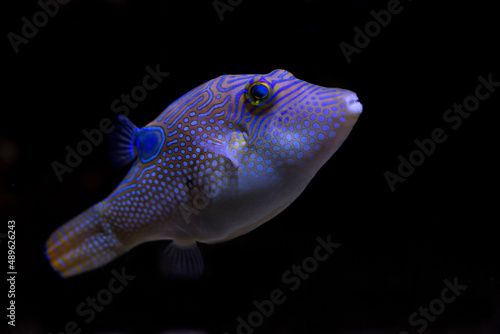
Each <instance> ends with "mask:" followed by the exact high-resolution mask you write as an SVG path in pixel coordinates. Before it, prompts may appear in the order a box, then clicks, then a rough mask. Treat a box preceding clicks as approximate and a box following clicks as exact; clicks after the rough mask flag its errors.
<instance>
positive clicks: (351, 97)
mask: <svg viewBox="0 0 500 334" xmlns="http://www.w3.org/2000/svg"><path fill="white" fill-rule="evenodd" d="M344 101H345V104H346V108H347V110H348V111H349V112H350V113H352V114H360V113H361V112H362V111H363V105H362V104H361V103H360V102H359V99H358V96H357V95H356V93H352V92H351V93H349V94H347V95H346V97H345V98H344Z"/></svg>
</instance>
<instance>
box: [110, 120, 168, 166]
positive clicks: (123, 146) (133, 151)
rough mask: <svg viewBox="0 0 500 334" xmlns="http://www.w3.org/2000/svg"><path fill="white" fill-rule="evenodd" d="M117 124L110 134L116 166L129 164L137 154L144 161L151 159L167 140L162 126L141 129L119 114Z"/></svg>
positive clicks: (111, 152) (111, 151) (112, 155)
mask: <svg viewBox="0 0 500 334" xmlns="http://www.w3.org/2000/svg"><path fill="white" fill-rule="evenodd" d="M115 126H116V127H115V130H114V131H113V132H111V134H110V135H109V143H110V154H111V162H112V163H113V165H114V166H115V167H116V168H121V167H124V166H126V165H128V164H129V163H130V162H132V161H134V160H135V159H136V158H137V156H139V158H140V159H141V161H142V162H143V163H147V162H149V161H151V160H152V159H154V158H155V157H156V156H157V155H158V153H160V151H161V148H162V146H163V143H164V142H165V134H164V133H163V129H162V128H160V127H156V126H148V127H144V128H141V129H139V128H138V127H137V126H135V125H134V124H133V123H132V122H131V121H130V120H129V119H128V118H127V117H125V116H123V115H118V118H117V119H116V124H115Z"/></svg>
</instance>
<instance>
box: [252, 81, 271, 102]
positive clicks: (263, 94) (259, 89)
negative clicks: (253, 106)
mask: <svg viewBox="0 0 500 334" xmlns="http://www.w3.org/2000/svg"><path fill="white" fill-rule="evenodd" d="M251 94H252V96H253V98H254V99H255V100H257V101H262V100H265V99H266V98H267V97H268V96H269V88H268V87H267V86H266V85H262V84H260V85H255V86H253V87H252V89H251Z"/></svg>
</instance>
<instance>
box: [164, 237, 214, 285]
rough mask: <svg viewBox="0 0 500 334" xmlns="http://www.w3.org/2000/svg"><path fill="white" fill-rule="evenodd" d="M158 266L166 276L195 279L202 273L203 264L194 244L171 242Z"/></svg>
mask: <svg viewBox="0 0 500 334" xmlns="http://www.w3.org/2000/svg"><path fill="white" fill-rule="evenodd" d="M160 267H161V271H162V272H163V273H164V274H165V275H166V276H170V277H176V278H183V279H197V278H199V277H200V276H201V275H202V274H203V270H204V268H205V265H204V264H203V259H202V257H201V253H200V250H199V248H198V246H197V245H196V244H192V245H189V246H180V245H177V244H176V243H175V242H172V243H171V244H170V245H168V247H167V249H165V252H164V253H163V255H162V258H161V262H160Z"/></svg>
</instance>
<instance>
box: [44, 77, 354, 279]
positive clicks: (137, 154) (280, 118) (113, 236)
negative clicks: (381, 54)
mask: <svg viewBox="0 0 500 334" xmlns="http://www.w3.org/2000/svg"><path fill="white" fill-rule="evenodd" d="M361 112H362V106H361V104H360V103H359V101H358V98H357V96H356V94H355V93H353V92H351V91H348V90H344V89H339V88H325V87H321V86H317V85H314V84H311V83H307V82H305V81H302V80H299V79H297V78H295V77H294V76H293V75H292V74H291V73H290V72H287V71H284V70H275V71H273V72H271V73H269V74H266V75H223V76H220V77H218V78H215V79H213V80H210V81H208V82H206V83H204V84H202V85H200V86H198V87H197V88H195V89H193V90H191V91H190V92H188V93H187V94H185V95H184V96H182V97H181V98H179V99H178V100H176V101H174V102H173V103H172V104H171V105H170V106H169V107H167V108H166V109H165V110H164V111H163V112H162V113H161V114H160V115H159V116H158V117H157V118H156V119H155V120H153V121H152V122H151V123H149V124H147V125H146V126H145V127H142V128H138V127H136V126H135V125H134V124H132V123H131V122H130V121H129V120H128V119H127V118H126V117H124V116H119V117H118V121H117V127H116V130H115V131H114V132H113V133H112V135H111V139H110V140H111V142H112V158H113V161H114V162H115V163H116V164H117V165H119V166H123V165H128V164H131V163H133V165H132V167H131V168H130V170H129V172H128V174H127V175H126V176H125V178H124V179H123V181H122V182H121V183H120V184H119V186H118V187H117V188H116V189H115V190H114V191H113V192H112V193H111V194H110V195H109V196H107V197H106V198H105V199H104V200H102V201H101V202H99V203H97V204H95V205H94V206H92V207H91V208H89V209H87V210H86V211H84V212H83V213H82V214H80V215H79V216H76V217H75V218H73V219H72V220H70V221H69V222H67V223H66V224H64V225H63V226H61V227H60V228H59V229H57V230H56V231H54V232H53V233H52V235H51V236H50V238H49V240H48V241H47V244H46V247H47V249H46V254H47V257H48V259H49V261H50V263H51V265H52V267H53V268H54V269H55V270H56V271H57V272H59V273H60V274H61V276H63V277H69V276H73V275H76V274H79V273H82V272H86V271H88V270H91V269H95V268H98V267H100V266H102V265H104V264H106V263H108V262H110V261H112V260H113V259H114V258H116V257H117V256H119V255H121V254H123V253H125V252H127V251H129V250H130V249H131V248H133V247H134V246H136V245H138V244H141V243H143V242H147V241H151V240H160V239H168V240H172V241H173V242H172V243H171V244H170V246H169V247H168V248H167V250H166V255H165V259H166V260H165V263H164V265H165V267H166V270H167V271H168V272H169V273H171V274H173V275H176V276H183V277H197V276H199V275H200V274H201V272H202V271H203V261H202V259H201V255H200V253H199V250H198V248H197V246H196V243H197V242H203V243H217V242H222V241H226V240H230V239H233V238H235V237H237V236H239V235H242V234H244V233H247V232H249V231H251V230H253V229H255V228H256V227H258V226H260V225H261V224H263V223H265V222H266V221H268V220H270V219H271V218H272V217H274V216H275V215H277V214H278V213H279V212H281V211H282V210H284V209H285V208H286V207H287V206H288V205H290V203H292V202H293V201H294V200H295V199H296V198H297V197H298V196H299V195H300V193H301V192H302V191H303V190H304V188H305V187H306V186H307V184H308V183H309V182H310V181H311V179H312V178H313V177H314V175H315V174H316V172H317V171H318V170H319V169H320V168H321V166H322V165H323V164H324V163H325V162H326V161H327V160H328V159H329V158H330V157H331V156H332V155H333V153H335V151H336V150H337V149H338V148H339V147H340V145H341V144H342V143H343V142H344V140H345V139H346V138H347V136H348V135H349V133H350V131H351V129H352V128H353V126H354V124H355V123H356V121H357V119H358V117H359V115H360V113H361Z"/></svg>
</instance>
